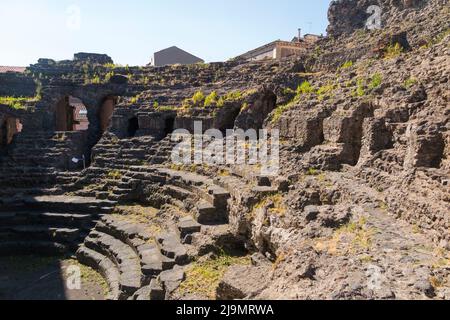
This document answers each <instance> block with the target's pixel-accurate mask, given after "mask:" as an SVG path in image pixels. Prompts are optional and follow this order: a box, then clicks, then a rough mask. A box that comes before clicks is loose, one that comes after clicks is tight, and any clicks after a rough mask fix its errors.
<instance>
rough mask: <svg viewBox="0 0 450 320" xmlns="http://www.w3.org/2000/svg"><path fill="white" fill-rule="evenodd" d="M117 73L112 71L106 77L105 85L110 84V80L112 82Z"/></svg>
mask: <svg viewBox="0 0 450 320" xmlns="http://www.w3.org/2000/svg"><path fill="white" fill-rule="evenodd" d="M114 75H115V73H114V71H110V72H108V73H107V74H106V75H105V83H106V82H109V80H111V78H112V77H114Z"/></svg>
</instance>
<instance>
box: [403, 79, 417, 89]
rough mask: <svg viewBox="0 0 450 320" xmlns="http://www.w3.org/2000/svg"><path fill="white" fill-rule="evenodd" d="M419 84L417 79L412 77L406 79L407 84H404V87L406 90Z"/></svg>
mask: <svg viewBox="0 0 450 320" xmlns="http://www.w3.org/2000/svg"><path fill="white" fill-rule="evenodd" d="M417 83H418V81H417V79H416V78H412V77H411V78H408V79H406V80H405V82H403V87H404V88H405V89H409V88H411V87H412V86H414V85H416V84H417Z"/></svg>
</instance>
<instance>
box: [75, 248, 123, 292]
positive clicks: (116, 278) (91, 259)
mask: <svg viewBox="0 0 450 320" xmlns="http://www.w3.org/2000/svg"><path fill="white" fill-rule="evenodd" d="M77 259H78V262H80V263H81V264H84V265H86V266H88V267H91V268H92V269H94V270H97V271H98V272H99V273H100V274H101V275H102V276H103V278H104V279H105V281H106V282H107V283H108V286H109V295H108V297H107V300H119V298H120V272H119V270H118V269H117V266H116V265H115V264H114V263H113V262H112V261H111V260H110V259H109V258H108V257H105V256H104V255H102V254H101V253H98V252H96V251H94V250H91V249H89V248H87V247H86V246H84V245H82V246H80V248H79V249H78V251H77Z"/></svg>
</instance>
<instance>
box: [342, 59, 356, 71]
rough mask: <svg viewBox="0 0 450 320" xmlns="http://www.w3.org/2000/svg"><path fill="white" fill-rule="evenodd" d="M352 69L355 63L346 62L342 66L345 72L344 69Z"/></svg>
mask: <svg viewBox="0 0 450 320" xmlns="http://www.w3.org/2000/svg"><path fill="white" fill-rule="evenodd" d="M351 67H353V61H346V62H345V63H344V64H343V65H342V66H341V69H342V70H344V69H349V68H351Z"/></svg>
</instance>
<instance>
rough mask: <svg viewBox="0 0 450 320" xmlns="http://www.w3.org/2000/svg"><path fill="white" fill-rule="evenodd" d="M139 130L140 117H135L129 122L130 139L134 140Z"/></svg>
mask: <svg viewBox="0 0 450 320" xmlns="http://www.w3.org/2000/svg"><path fill="white" fill-rule="evenodd" d="M138 130H139V119H138V117H133V118H131V119H130V120H128V137H130V138H132V137H134V136H136V133H137V131H138Z"/></svg>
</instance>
